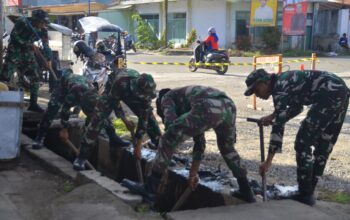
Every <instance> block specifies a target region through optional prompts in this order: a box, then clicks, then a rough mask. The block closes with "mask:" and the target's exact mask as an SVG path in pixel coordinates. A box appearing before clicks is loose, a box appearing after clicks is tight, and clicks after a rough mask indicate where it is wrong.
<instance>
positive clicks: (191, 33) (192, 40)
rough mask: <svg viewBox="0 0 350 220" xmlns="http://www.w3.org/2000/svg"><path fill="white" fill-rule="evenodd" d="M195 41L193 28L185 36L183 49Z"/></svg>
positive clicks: (195, 35) (195, 33)
mask: <svg viewBox="0 0 350 220" xmlns="http://www.w3.org/2000/svg"><path fill="white" fill-rule="evenodd" d="M196 40H197V31H196V29H194V28H193V29H192V30H191V32H190V33H189V34H188V36H187V39H186V44H185V47H190V46H191V45H192V44H193V42H195V41H196Z"/></svg>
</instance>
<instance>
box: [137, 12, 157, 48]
mask: <svg viewBox="0 0 350 220" xmlns="http://www.w3.org/2000/svg"><path fill="white" fill-rule="evenodd" d="M132 19H133V20H134V21H135V22H137V27H136V30H135V32H136V36H137V39H138V41H137V42H136V46H137V47H138V48H141V49H148V50H155V49H158V48H159V45H160V42H159V40H158V38H157V35H156V33H155V32H154V30H153V28H152V26H151V25H150V24H148V23H147V22H146V21H145V20H143V19H142V18H141V16H140V15H139V14H134V15H132Z"/></svg>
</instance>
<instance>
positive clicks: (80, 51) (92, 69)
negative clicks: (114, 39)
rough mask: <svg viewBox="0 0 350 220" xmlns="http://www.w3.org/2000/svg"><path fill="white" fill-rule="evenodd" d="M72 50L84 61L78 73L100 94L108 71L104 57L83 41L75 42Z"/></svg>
mask: <svg viewBox="0 0 350 220" xmlns="http://www.w3.org/2000/svg"><path fill="white" fill-rule="evenodd" d="M73 52H74V53H75V55H76V56H77V58H80V59H81V60H82V61H83V62H84V66H83V68H82V69H81V72H80V74H81V75H83V76H85V77H86V79H87V80H88V81H89V82H90V83H91V84H92V85H94V86H95V88H96V89H97V91H98V93H99V94H102V92H103V91H104V88H105V85H106V83H107V80H108V73H109V69H108V63H107V61H106V57H105V56H104V55H103V54H101V53H96V52H95V51H94V50H93V49H92V48H90V47H89V46H88V45H87V44H86V43H85V42H84V41H77V42H75V43H74V46H73Z"/></svg>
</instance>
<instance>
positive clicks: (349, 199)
mask: <svg viewBox="0 0 350 220" xmlns="http://www.w3.org/2000/svg"><path fill="white" fill-rule="evenodd" d="M318 198H319V199H320V200H325V201H329V202H336V203H341V204H350V194H349V193H346V192H330V191H325V192H320V193H319V196H318Z"/></svg>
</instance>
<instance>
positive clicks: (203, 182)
mask: <svg viewBox="0 0 350 220" xmlns="http://www.w3.org/2000/svg"><path fill="white" fill-rule="evenodd" d="M40 118H41V115H38V114H33V113H28V112H26V113H25V114H24V118H23V133H25V134H26V135H28V136H29V137H31V138H32V139H34V138H35V135H36V130H37V124H38V123H39V121H40ZM58 124H59V123H55V122H54V123H53V124H52V126H51V127H50V129H49V131H48V133H47V136H46V139H45V146H47V148H48V149H50V150H51V151H53V152H55V153H56V154H58V155H60V156H62V157H64V158H65V159H67V160H69V161H71V162H72V161H73V160H74V158H75V155H74V152H73V151H71V150H70V148H68V147H67V146H66V145H65V144H64V143H62V142H61V141H60V140H59V138H58V132H59V126H58ZM83 124H84V122H83V120H81V119H78V118H73V119H71V120H70V125H71V126H70V128H69V134H70V140H71V141H72V143H73V144H74V145H75V146H76V147H79V146H80V135H81V128H82V126H83ZM154 156H155V151H153V150H150V149H143V151H142V161H141V166H142V170H143V173H145V168H146V167H147V166H148V165H149V163H150V161H151V159H152V158H154ZM111 158H112V160H111ZM89 161H90V162H91V163H92V164H93V165H94V167H95V168H96V169H97V170H98V171H99V172H101V174H102V175H104V176H107V177H109V178H111V179H113V180H115V181H117V182H119V183H120V182H121V181H122V180H123V179H129V180H132V181H135V182H137V181H138V177H137V172H136V163H135V159H134V157H133V153H132V149H130V148H129V149H128V148H118V150H117V151H116V152H115V155H113V157H111V155H110V151H109V143H108V138H105V137H103V136H102V135H101V136H100V137H99V140H98V147H96V148H95V149H94V152H93V154H92V156H91V158H89ZM189 165H190V163H189V159H188V158H186V157H179V156H174V159H173V163H172V165H171V167H170V168H169V179H168V184H167V187H166V190H165V193H164V194H163V196H162V197H161V198H158V200H157V204H158V209H159V211H161V212H167V211H169V210H171V208H172V207H173V206H174V204H175V203H176V201H177V200H178V199H179V197H180V196H181V194H182V193H183V192H184V191H185V189H186V187H187V176H188V170H189ZM144 176H145V175H144ZM199 176H200V182H199V185H198V187H197V188H196V190H195V191H193V192H192V193H191V194H190V196H189V197H188V198H187V200H186V201H185V202H184V204H183V205H182V206H181V208H180V209H179V210H188V209H198V208H204V207H217V206H225V205H237V204H240V203H243V201H241V200H239V199H237V198H235V197H233V196H232V195H231V194H232V189H238V185H237V182H236V180H235V178H230V177H229V176H231V175H229V173H226V172H222V171H221V170H219V169H214V168H211V167H204V168H203V167H201V170H200V172H199ZM251 185H252V186H253V188H254V189H255V191H256V192H257V193H259V191H260V186H259V184H258V183H257V182H256V181H251Z"/></svg>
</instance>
